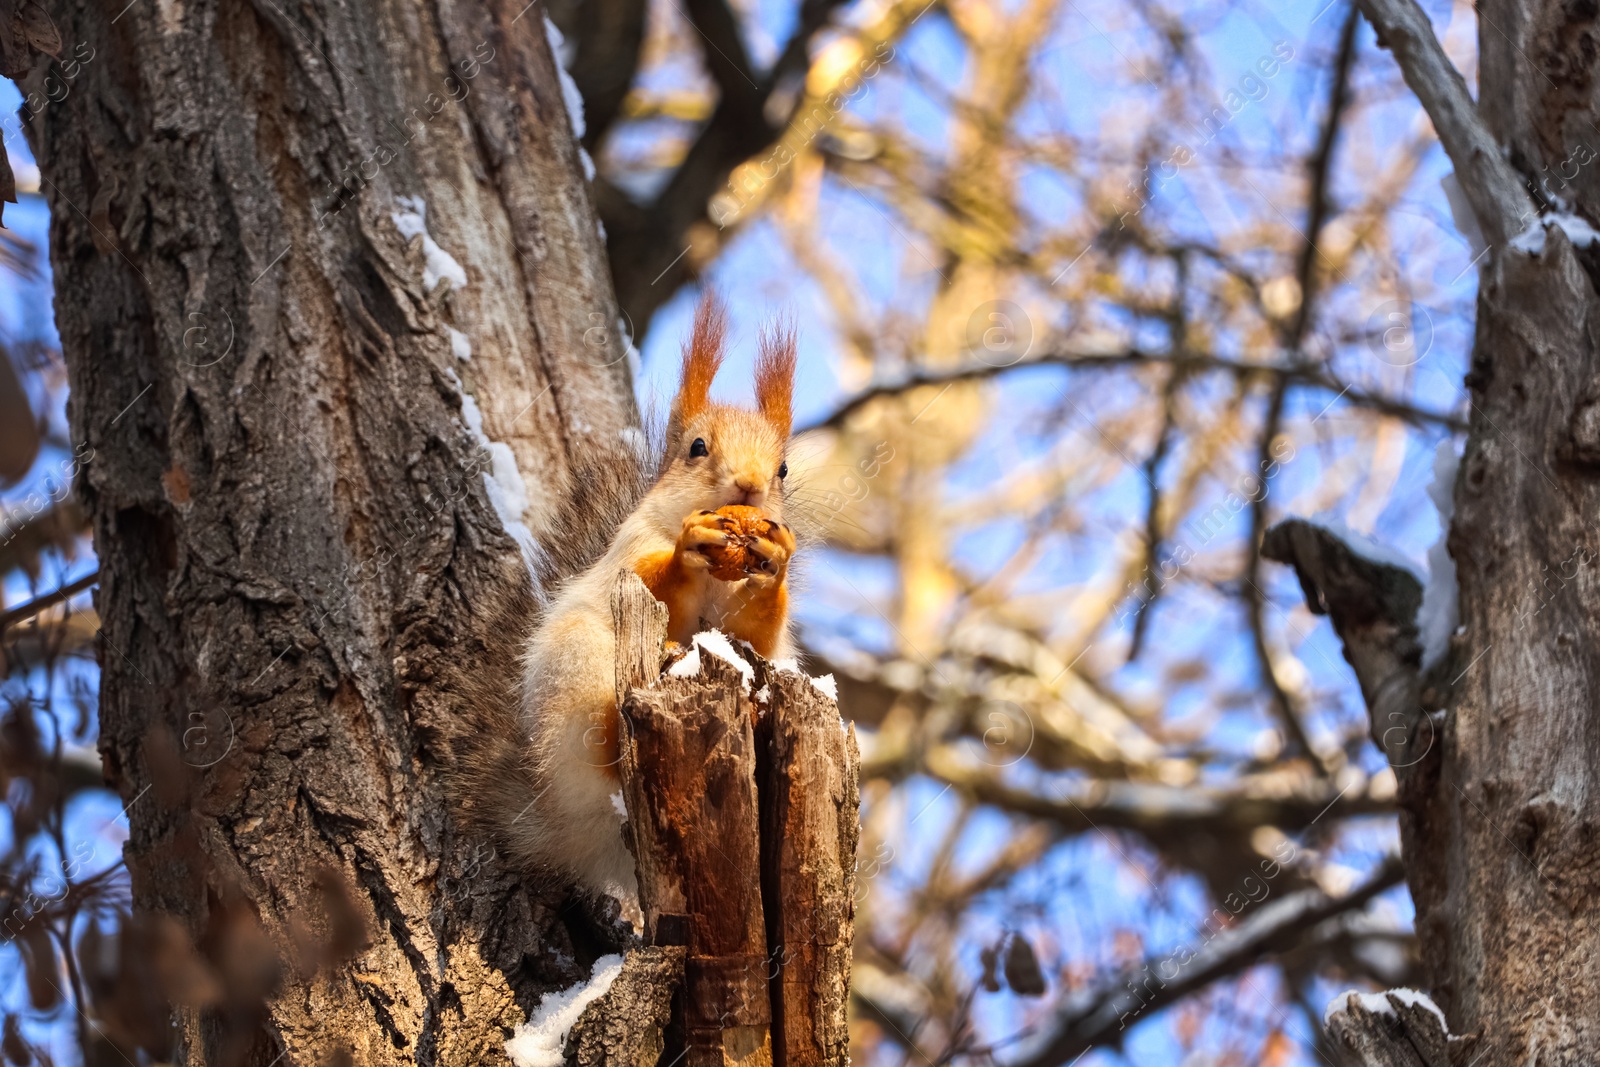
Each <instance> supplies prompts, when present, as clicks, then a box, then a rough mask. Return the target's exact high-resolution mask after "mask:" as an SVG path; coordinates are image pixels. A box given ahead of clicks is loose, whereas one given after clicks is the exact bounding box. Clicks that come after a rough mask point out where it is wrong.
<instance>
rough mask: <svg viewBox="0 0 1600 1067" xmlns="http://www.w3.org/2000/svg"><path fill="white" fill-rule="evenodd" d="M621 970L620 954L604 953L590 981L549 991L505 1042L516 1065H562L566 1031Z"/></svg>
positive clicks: (524, 1066) (595, 965)
mask: <svg viewBox="0 0 1600 1067" xmlns="http://www.w3.org/2000/svg"><path fill="white" fill-rule="evenodd" d="M621 973H622V957H621V956H616V955H612V956H601V957H600V958H599V959H597V960H595V961H594V970H593V971H591V972H590V974H589V980H588V981H587V982H581V983H579V984H578V985H575V986H573V987H572V988H570V989H563V990H560V991H558V992H555V993H549V994H546V996H545V997H544V999H543V1000H541V1001H539V1006H538V1007H537V1008H535V1009H534V1010H533V1018H531V1019H529V1020H528V1021H527V1022H525V1023H523V1024H522V1025H521V1026H518V1027H517V1032H516V1033H515V1034H513V1035H512V1037H511V1040H510V1041H507V1042H506V1054H507V1055H508V1056H510V1057H511V1062H512V1063H514V1064H516V1065H517V1067H561V1065H562V1063H563V1062H564V1061H565V1057H566V1043H567V1034H568V1032H570V1031H571V1030H572V1027H573V1024H574V1023H576V1022H577V1021H578V1016H580V1015H582V1014H583V1009H584V1008H587V1007H588V1006H589V1005H590V1004H591V1003H592V1002H594V1001H596V1000H599V999H600V998H601V997H603V996H605V995H606V993H607V992H608V991H609V990H610V989H611V983H612V982H615V981H616V980H617V975H619V974H621Z"/></svg>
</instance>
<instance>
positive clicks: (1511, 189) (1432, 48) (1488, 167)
mask: <svg viewBox="0 0 1600 1067" xmlns="http://www.w3.org/2000/svg"><path fill="white" fill-rule="evenodd" d="M1356 3H1357V4H1358V6H1359V7H1360V8H1361V13H1362V14H1364V15H1366V16H1367V19H1368V21H1370V22H1371V23H1372V27H1373V29H1375V30H1377V32H1378V43H1379V44H1380V45H1382V46H1384V47H1385V48H1387V49H1389V51H1390V52H1392V53H1394V59H1395V62H1396V63H1398V64H1400V73H1401V75H1402V76H1403V77H1404V78H1405V80H1406V84H1407V85H1409V86H1410V87H1411V91H1412V92H1414V93H1416V94H1417V99H1418V100H1419V101H1421V102H1422V107H1423V109H1424V110H1425V111H1427V113H1428V118H1430V119H1432V120H1433V128H1434V129H1435V130H1437V131H1438V133H1439V140H1440V142H1441V143H1442V144H1443V145H1444V150H1445V152H1447V153H1448V154H1449V156H1450V161H1451V162H1452V163H1454V164H1455V168H1456V178H1457V180H1458V181H1459V182H1460V183H1461V189H1462V191H1463V192H1464V193H1465V194H1466V196H1467V200H1468V201H1469V202H1470V203H1471V204H1472V210H1473V213H1474V214H1475V215H1476V216H1477V217H1478V225H1479V226H1480V227H1481V228H1482V229H1483V236H1484V238H1485V240H1487V241H1488V242H1489V243H1490V244H1491V245H1497V244H1503V243H1505V242H1506V241H1507V240H1509V239H1510V238H1511V237H1513V236H1515V235H1516V234H1517V232H1518V231H1520V230H1521V229H1522V227H1523V226H1524V225H1525V224H1526V222H1527V220H1528V219H1529V218H1530V217H1531V216H1532V215H1533V213H1534V205H1533V201H1532V200H1530V199H1529V197H1528V194H1527V192H1526V191H1525V190H1524V188H1523V185H1522V182H1521V180H1520V179H1518V177H1517V172H1516V171H1515V170H1513V169H1512V167H1511V164H1510V163H1508V162H1507V161H1506V158H1505V156H1504V155H1503V154H1502V153H1501V151H1500V145H1499V143H1498V142H1496V141H1495V139H1494V136H1493V135H1492V134H1491V133H1490V132H1489V127H1488V126H1487V125H1485V124H1484V121H1483V118H1482V117H1481V116H1480V115H1479V114H1478V108H1477V105H1476V104H1474V103H1473V101H1472V95H1471V94H1470V93H1468V92H1467V83H1466V82H1465V81H1463V80H1462V78H1461V74H1460V72H1459V71H1457V70H1456V68H1455V66H1454V65H1453V64H1451V62H1450V57H1449V56H1447V55H1445V52H1444V47H1443V46H1442V45H1440V44H1439V39H1438V38H1437V37H1435V36H1434V33H1433V24H1432V23H1431V22H1429V21H1428V15H1427V13H1426V12H1424V11H1423V10H1422V7H1421V6H1420V5H1419V4H1418V3H1417V2H1416V0H1356Z"/></svg>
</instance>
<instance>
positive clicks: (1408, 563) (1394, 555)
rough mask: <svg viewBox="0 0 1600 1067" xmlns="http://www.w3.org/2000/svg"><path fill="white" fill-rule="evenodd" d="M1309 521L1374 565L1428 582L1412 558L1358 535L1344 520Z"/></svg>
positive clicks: (1327, 516) (1323, 519) (1322, 518)
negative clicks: (1385, 566) (1397, 569)
mask: <svg viewBox="0 0 1600 1067" xmlns="http://www.w3.org/2000/svg"><path fill="white" fill-rule="evenodd" d="M1308 521H1309V522H1310V523H1311V525H1313V526H1320V527H1322V529H1324V530H1327V531H1328V532H1329V533H1331V534H1333V536H1335V537H1337V538H1338V539H1339V540H1341V541H1343V542H1344V543H1345V544H1346V545H1348V546H1349V547H1350V551H1352V552H1354V553H1355V554H1356V555H1358V556H1360V557H1361V558H1362V559H1367V560H1371V561H1372V562H1373V563H1387V564H1388V565H1389V566H1391V567H1399V568H1400V569H1401V570H1403V571H1406V572H1407V573H1409V574H1411V575H1412V576H1413V577H1415V578H1416V579H1417V581H1418V582H1423V581H1426V580H1427V577H1428V576H1427V575H1426V574H1424V573H1423V572H1422V568H1421V567H1419V566H1417V563H1416V561H1415V560H1413V559H1412V558H1411V557H1410V556H1408V555H1406V554H1405V553H1404V552H1401V551H1400V550H1399V549H1397V548H1394V547H1393V546H1391V545H1386V544H1383V543H1382V542H1381V541H1374V540H1373V539H1372V538H1370V537H1368V536H1367V535H1366V534H1364V533H1357V532H1356V531H1355V530H1352V529H1351V528H1350V527H1349V526H1347V525H1345V522H1344V520H1343V519H1340V518H1337V517H1334V516H1330V515H1318V516H1317V517H1316V518H1314V519H1310V520H1308Z"/></svg>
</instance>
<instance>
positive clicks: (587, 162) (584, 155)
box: [578, 145, 605, 241]
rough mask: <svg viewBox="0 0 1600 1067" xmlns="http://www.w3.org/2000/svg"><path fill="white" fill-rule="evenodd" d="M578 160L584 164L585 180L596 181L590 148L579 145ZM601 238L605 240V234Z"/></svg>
mask: <svg viewBox="0 0 1600 1067" xmlns="http://www.w3.org/2000/svg"><path fill="white" fill-rule="evenodd" d="M578 162H580V163H582V164H583V180H584V181H587V182H592V181H594V157H592V156H591V155H589V150H588V149H587V148H585V147H583V146H582V145H579V146H578ZM600 239H601V240H602V241H603V240H605V237H604V235H602V236H601V238H600Z"/></svg>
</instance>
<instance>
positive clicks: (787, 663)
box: [772, 659, 839, 704]
mask: <svg viewBox="0 0 1600 1067" xmlns="http://www.w3.org/2000/svg"><path fill="white" fill-rule="evenodd" d="M772 666H773V669H775V670H776V671H777V672H778V673H779V674H798V675H799V676H800V677H802V678H804V679H805V680H806V681H808V682H810V683H811V688H813V689H815V690H816V691H817V692H819V693H821V694H822V695H823V696H825V697H827V698H828V699H829V700H831V701H833V702H834V703H836V704H837V703H838V702H839V682H838V680H837V679H835V678H834V676H833V675H831V674H824V675H823V676H822V677H820V678H813V677H811V675H809V674H807V673H806V672H805V671H803V670H801V669H800V661H799V660H795V659H775V660H773V661H772Z"/></svg>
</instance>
